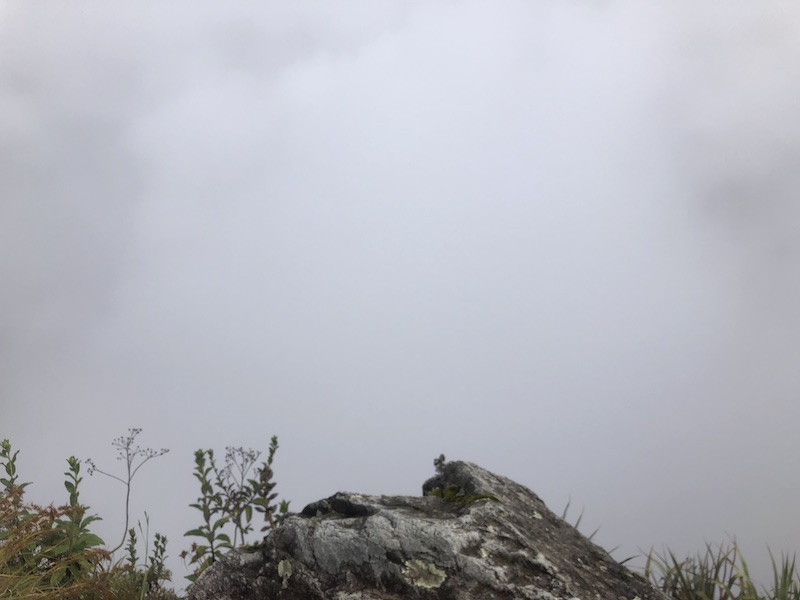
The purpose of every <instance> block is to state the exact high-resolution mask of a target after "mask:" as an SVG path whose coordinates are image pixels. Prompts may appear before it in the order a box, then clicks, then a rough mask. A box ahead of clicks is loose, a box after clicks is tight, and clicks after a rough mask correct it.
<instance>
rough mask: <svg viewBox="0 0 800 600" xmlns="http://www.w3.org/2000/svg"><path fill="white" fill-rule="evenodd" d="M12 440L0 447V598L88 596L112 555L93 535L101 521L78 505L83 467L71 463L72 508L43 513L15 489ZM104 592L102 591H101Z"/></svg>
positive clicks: (50, 508)
mask: <svg viewBox="0 0 800 600" xmlns="http://www.w3.org/2000/svg"><path fill="white" fill-rule="evenodd" d="M18 454H19V451H17V452H13V453H12V452H11V444H10V442H8V440H3V442H2V443H0V464H2V467H3V469H4V471H5V472H6V474H7V475H8V478H3V480H2V481H0V484H2V486H3V489H2V490H0V596H4V595H8V596H11V595H16V596H23V597H24V596H28V597H32V596H34V595H35V596H36V597H43V598H44V597H57V598H69V597H74V595H75V594H86V593H87V590H88V589H89V588H90V585H89V583H88V582H89V580H90V579H91V577H92V575H93V574H94V573H95V572H96V569H97V567H98V565H99V564H100V563H102V562H103V561H107V560H109V558H110V555H109V554H108V552H106V551H105V550H103V549H101V548H98V546H100V545H102V544H103V541H102V540H101V539H100V538H99V537H97V536H96V535H94V534H93V533H91V532H90V531H89V525H90V524H91V523H92V522H94V521H97V520H98V519H99V517H97V516H88V517H87V516H86V512H87V510H88V507H86V506H83V505H81V504H80V502H79V496H80V492H79V485H80V482H81V481H82V478H81V477H80V461H78V459H76V458H75V457H71V458H69V459H68V460H67V464H68V465H69V469H68V470H67V471H66V472H65V473H64V474H65V475H66V477H67V479H66V481H65V482H64V486H65V487H66V489H67V491H68V492H69V504H68V505H64V506H61V507H58V508H56V507H54V506H52V505H50V506H48V507H42V506H38V505H35V504H30V503H26V502H24V499H23V493H24V488H25V487H26V486H27V485H28V484H17V483H16V480H17V475H16V460H17V456H18ZM97 589H98V590H100V588H99V587H98V588H97Z"/></svg>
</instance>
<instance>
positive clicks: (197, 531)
mask: <svg viewBox="0 0 800 600" xmlns="http://www.w3.org/2000/svg"><path fill="white" fill-rule="evenodd" d="M183 535H184V537H186V536H188V535H194V536H198V537H206V532H205V531H203V530H202V529H190V530H189V531H187V532H186V533H184V534H183Z"/></svg>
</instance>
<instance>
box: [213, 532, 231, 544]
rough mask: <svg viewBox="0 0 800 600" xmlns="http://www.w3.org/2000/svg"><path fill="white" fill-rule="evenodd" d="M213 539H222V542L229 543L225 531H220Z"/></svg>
mask: <svg viewBox="0 0 800 600" xmlns="http://www.w3.org/2000/svg"><path fill="white" fill-rule="evenodd" d="M214 539H216V540H219V541H222V542H228V543H229V544H230V543H231V538H230V536H228V534H227V533H220V534H219V535H217V536H216V537H215V538H214Z"/></svg>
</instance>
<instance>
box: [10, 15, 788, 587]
mask: <svg viewBox="0 0 800 600" xmlns="http://www.w3.org/2000/svg"><path fill="white" fill-rule="evenodd" d="M798 29H800V8H797V7H796V6H795V5H794V4H792V3H789V2H774V3H770V4H769V5H764V4H760V5H755V4H752V3H747V2H742V1H734V2H728V3H725V4H724V6H723V5H722V4H719V3H714V2H710V1H701V2H685V1H678V2H670V3H668V4H667V3H656V2H638V3H633V2H626V1H623V0H609V1H605V2H598V3H594V4H588V3H580V2H555V1H549V0H546V1H541V2H533V3H530V2H529V3H525V2H511V1H509V2H499V3H492V5H491V6H489V5H487V4H484V3H480V2H464V3H458V4H456V3H452V2H446V1H441V2H428V3H424V4H423V3H399V2H371V3H370V4H369V5H368V6H367V5H364V4H362V3H353V2H349V3H348V2H345V3H340V4H337V5H336V8H335V9H334V8H332V7H330V6H327V5H326V6H322V5H321V4H317V3H313V2H295V3H292V5H291V6H278V5H274V6H272V5H265V6H258V7H256V6H254V5H250V4H246V3H226V4H225V5H224V6H222V5H220V4H217V3H212V2H192V3H189V2H177V3H171V4H170V5H169V6H164V5H163V4H162V3H157V2H148V1H143V2H137V3H136V4H135V5H134V4H130V5H123V4H117V3H115V4H113V5H112V4H109V3H103V2H89V1H84V2H80V3H77V4H70V5H64V4H58V3H54V2H40V3H29V2H22V1H9V0H7V1H6V2H4V3H2V4H0V32H1V34H0V83H1V86H0V90H1V91H0V283H1V284H2V288H0V289H1V290H2V296H1V297H2V306H3V310H2V311H0V424H2V427H1V428H0V438H5V437H8V438H9V439H10V440H11V442H12V444H13V445H14V446H15V447H16V448H19V449H20V459H19V462H20V464H19V470H20V476H21V479H22V480H25V481H33V482H34V485H32V486H31V487H30V488H28V496H29V498H30V499H31V500H36V501H38V502H43V503H47V502H50V501H58V502H61V501H64V498H65V496H64V491H63V486H62V484H61V481H62V480H63V476H62V473H63V471H64V470H65V467H64V463H63V461H64V459H66V458H67V457H69V456H71V455H75V456H78V457H79V458H82V459H85V458H90V457H91V458H92V459H94V461H95V462H96V463H97V464H98V466H101V465H103V466H106V467H108V468H109V469H113V467H114V465H115V463H114V450H113V448H112V447H111V446H110V442H111V440H112V439H113V438H115V437H117V436H119V435H123V434H125V432H126V430H127V428H129V427H141V428H143V430H144V431H143V433H142V435H141V438H140V443H141V444H142V445H143V446H145V445H146V446H152V447H154V448H161V447H168V448H170V449H171V451H170V453H169V454H167V455H166V456H164V457H161V458H158V459H157V460H153V461H152V462H151V463H149V464H148V465H146V466H145V467H144V468H143V469H142V470H141V472H140V474H138V475H137V479H136V481H135V482H134V492H133V504H132V509H131V515H132V518H133V519H134V520H136V519H143V515H144V511H147V513H148V514H149V516H150V521H151V527H152V528H153V529H154V530H157V531H161V532H162V533H165V534H166V535H167V536H168V538H169V540H170V541H169V544H168V549H167V551H168V554H169V555H170V557H171V563H170V566H171V568H172V569H173V571H174V572H175V577H174V583H175V585H176V587H181V586H182V585H183V579H182V577H183V575H184V574H185V572H186V571H185V569H184V568H183V566H182V565H181V564H180V561H178V560H177V559H176V557H177V555H178V553H179V552H180V550H181V549H184V548H187V547H188V545H189V543H190V541H191V540H189V539H186V538H183V537H182V534H183V533H184V532H185V531H186V530H188V529H190V528H192V527H195V526H196V525H197V524H198V522H199V521H198V519H199V514H198V515H194V514H192V513H193V512H196V511H193V510H192V509H190V508H189V507H188V504H189V503H190V502H193V501H194V500H195V498H196V497H197V495H198V494H199V490H197V489H195V487H196V485H195V484H196V482H195V480H194V479H193V478H192V476H191V469H192V456H193V452H194V450H196V449H198V448H215V449H217V451H218V452H219V453H222V451H223V449H224V447H225V446H227V445H231V446H245V447H253V448H257V449H260V450H262V451H266V449H267V446H268V443H269V438H270V436H271V435H273V434H276V435H278V436H279V438H280V442H281V448H280V450H279V451H278V454H277V456H276V464H275V472H276V481H277V482H278V488H277V491H279V492H280V493H281V495H282V497H284V498H287V499H290V500H291V501H292V505H291V506H292V508H293V509H294V510H300V509H302V507H303V506H304V505H305V504H306V503H308V502H311V501H314V500H317V499H319V498H322V497H326V496H329V495H331V494H333V493H335V492H336V491H338V490H352V491H361V492H365V493H377V494H382V493H386V494H390V493H396V494H419V493H420V486H421V484H422V482H423V481H424V480H425V479H426V478H427V477H428V476H430V475H431V474H432V470H433V466H432V460H433V458H434V457H436V456H438V455H439V453H441V452H444V453H445V454H446V455H447V457H448V458H449V459H463V460H469V461H473V462H476V463H478V464H480V465H481V466H483V467H485V468H488V469H491V470H493V471H496V472H498V473H500V474H502V475H506V476H509V477H512V478H513V479H515V480H517V481H519V482H520V483H522V484H524V485H526V486H528V487H530V488H531V489H532V490H533V491H534V492H536V493H537V494H539V495H540V496H541V497H542V498H543V499H544V500H545V501H546V502H547V503H548V505H549V506H550V508H551V509H553V510H554V511H555V512H560V511H561V509H562V508H563V507H564V506H565V505H566V503H567V501H568V500H569V499H570V498H571V500H572V506H573V507H580V506H584V507H585V515H584V518H583V522H582V527H581V528H582V529H585V530H586V531H585V532H591V531H592V530H593V529H595V527H597V526H598V525H602V527H601V529H600V531H599V533H598V534H597V536H596V538H595V540H596V541H597V542H599V543H600V544H601V545H603V546H605V547H607V548H613V547H615V546H619V549H618V550H617V551H615V554H614V555H615V557H617V558H618V559H620V560H622V559H624V558H626V557H628V556H630V555H633V554H637V553H639V552H640V551H645V552H646V551H647V550H648V549H649V548H650V547H651V546H655V547H656V548H660V547H661V546H662V544H665V545H668V546H669V547H670V548H671V549H673V550H674V551H675V552H676V554H681V553H687V552H697V551H700V550H702V549H703V548H704V546H705V542H706V541H709V542H723V543H724V542H726V541H727V540H728V539H730V536H735V537H736V539H737V541H738V542H739V543H740V545H741V546H742V548H743V549H744V551H745V556H746V557H747V558H748V564H750V565H751V567H752V568H753V571H754V573H756V574H757V575H758V576H760V577H763V578H765V579H766V578H767V577H768V576H770V575H769V574H770V571H769V570H768V564H769V561H768V556H767V555H766V549H765V547H766V546H769V547H770V548H771V549H772V551H773V552H774V553H776V555H777V554H779V553H780V552H781V551H787V552H789V553H792V552H794V545H795V544H796V540H797V539H798V535H800V526H798V525H796V521H797V520H796V519H795V518H794V512H795V507H796V506H797V504H798V502H799V501H800V485H798V484H797V482H796V481H795V478H794V477H792V476H791V475H787V473H789V474H790V473H792V468H793V467H794V465H795V464H796V456H797V447H796V442H795V437H796V436H795V435H794V432H793V428H794V424H795V423H796V422H797V418H798V416H800V403H798V402H797V401H796V395H797V390H798V384H800V381H799V380H800V375H799V374H798V370H797V369H796V364H797V360H798V358H800V343H799V342H798V340H800V335H799V334H800V320H799V319H798V318H797V316H796V314H795V313H796V309H795V307H796V306H798V301H799V300H800V279H798V276H797V273H798V272H800V271H798V266H800V265H799V262H800V261H799V260H798V249H799V248H798V243H800V209H798V207H797V203H796V202H794V194H793V192H794V190H796V189H797V187H798V186H797V184H798V178H800V175H798V173H800V169H798V161H799V160H800V123H798V121H797V119H796V118H795V117H796V109H797V100H796V99H797V98H800V89H799V88H800V82H798V81H797V78H795V77H793V72H794V65H795V64H797V62H798V59H800V41H798V40H800V36H798ZM82 485H83V490H82V495H81V500H82V501H83V502H85V503H86V504H89V505H90V506H91V507H92V510H93V511H96V512H97V513H98V514H100V515H101V516H103V517H104V521H102V522H100V523H98V532H99V534H100V535H101V537H104V539H106V541H107V542H108V543H109V545H112V546H113V545H116V540H117V538H118V537H119V536H121V534H122V523H123V520H124V512H123V505H124V490H123V489H122V488H121V486H119V485H118V484H117V483H116V482H114V481H112V480H109V479H107V478H102V477H101V476H98V475H95V476H92V477H89V476H86V477H85V480H84V483H83V484H82ZM573 509H574V508H573Z"/></svg>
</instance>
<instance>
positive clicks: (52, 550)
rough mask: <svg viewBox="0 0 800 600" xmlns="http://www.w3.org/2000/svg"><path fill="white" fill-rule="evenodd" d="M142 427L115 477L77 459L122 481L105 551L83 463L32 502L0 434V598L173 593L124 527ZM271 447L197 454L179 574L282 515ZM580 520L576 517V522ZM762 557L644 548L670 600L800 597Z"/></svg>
mask: <svg viewBox="0 0 800 600" xmlns="http://www.w3.org/2000/svg"><path fill="white" fill-rule="evenodd" d="M140 432H141V430H139V429H131V430H129V432H128V436H127V437H120V438H117V439H116V440H114V442H113V445H114V446H115V447H116V448H117V450H118V452H119V460H122V461H123V462H124V463H125V465H126V473H125V474H124V476H123V477H120V476H117V475H114V474H111V473H108V472H106V471H103V470H101V469H99V468H98V467H97V466H96V465H95V464H94V462H92V461H90V460H89V461H85V462H86V463H87V464H88V465H89V473H90V474H91V473H94V472H97V473H100V474H102V475H106V476H108V477H111V478H113V479H115V480H118V481H120V482H121V483H122V484H123V485H125V487H126V505H125V507H126V511H125V525H124V529H125V531H124V534H123V536H122V543H121V544H118V545H117V546H116V547H115V548H112V549H110V550H109V549H107V548H106V547H105V543H104V541H103V540H101V539H100V538H99V537H97V536H96V535H95V534H93V533H92V532H91V525H92V523H94V522H95V521H97V520H99V519H100V517H98V516H96V515H92V514H90V511H89V507H88V506H86V505H84V504H82V503H81V502H80V484H81V482H82V481H83V478H82V477H81V461H79V460H77V459H76V458H75V457H70V458H69V459H68V460H67V465H68V469H67V471H66V472H65V473H64V475H65V477H66V479H65V481H64V487H65V489H66V490H67V492H68V494H69V501H68V503H67V504H64V505H61V506H54V505H53V504H51V505H49V506H39V505H36V504H32V503H29V502H26V501H25V497H24V495H25V488H26V487H27V486H28V485H30V484H29V483H20V482H19V475H18V474H17V465H16V461H17V456H18V454H19V451H16V452H14V451H12V447H11V444H10V442H9V441H8V440H3V441H2V442H0V599H4V598H19V599H22V600H58V599H63V600H71V599H76V600H111V599H114V600H144V599H145V598H147V599H149V600H179V598H180V596H178V594H176V593H175V591H174V590H172V589H170V588H169V587H168V585H167V584H168V583H170V581H171V573H169V571H168V570H167V569H166V568H165V567H164V561H165V560H166V557H167V538H166V537H165V536H163V535H161V534H159V533H156V534H155V535H154V536H153V542H152V548H151V547H150V522H149V517H148V516H147V513H145V525H144V526H142V524H141V522H139V525H138V533H137V529H136V528H128V525H129V519H130V515H129V514H128V506H129V499H130V493H131V481H132V480H133V477H134V476H135V475H136V473H137V472H138V470H139V469H140V468H141V467H142V465H144V464H145V463H146V462H147V461H149V460H151V459H153V458H157V457H158V456H161V455H163V454H164V453H166V452H167V450H166V449H162V450H160V451H154V450H152V449H149V448H145V449H141V448H139V447H138V446H136V445H135V440H136V437H137V436H138V435H139V433H140ZM277 449H278V439H277V437H274V436H273V437H272V440H271V442H270V446H269V451H268V455H267V460H266V461H265V462H263V463H261V465H260V466H256V463H257V461H258V459H259V457H260V452H257V451H253V450H245V449H243V448H234V447H229V448H227V449H226V454H225V458H224V462H225V464H224V466H218V465H217V461H216V457H215V455H214V452H213V450H198V451H197V452H195V457H194V458H195V467H194V473H193V474H194V476H195V478H196V479H197V481H198V483H199V485H200V496H199V497H198V498H197V501H196V502H194V503H192V504H190V507H192V508H195V509H196V510H198V511H199V512H200V514H201V516H202V521H203V522H202V524H201V525H200V526H199V527H197V528H195V529H191V530H189V531H187V532H186V534H185V535H186V536H188V537H193V538H199V540H200V541H199V542H195V543H192V544H191V548H190V550H187V551H183V552H182V553H181V556H182V557H183V558H184V560H185V561H187V562H188V565H190V566H191V567H192V569H193V572H192V573H191V574H190V575H189V576H188V577H187V579H189V580H190V581H194V580H195V579H196V578H197V576H198V575H199V574H200V573H201V572H202V571H203V570H204V569H206V568H208V566H210V565H211V564H213V563H214V562H215V561H217V560H219V559H220V558H221V557H222V556H223V555H224V554H225V553H226V552H227V551H229V550H230V549H231V548H233V547H235V546H238V545H242V544H245V543H246V541H247V536H248V534H250V533H252V532H253V531H254V523H253V517H254V514H259V513H260V514H261V515H262V516H263V519H264V523H265V524H264V526H263V528H262V529H261V531H262V532H263V531H265V530H266V531H270V530H272V529H274V528H276V527H278V526H279V525H280V523H281V521H282V520H283V519H284V518H285V517H286V516H287V514H288V508H289V503H288V502H286V501H280V502H278V501H277V494H276V493H275V492H274V488H275V482H274V481H273V471H272V464H273V460H274V457H275V452H276V451H277ZM441 461H442V463H443V461H444V457H443V456H442V457H441ZM439 468H441V465H437V470H438V469H439ZM568 508H569V505H567V509H568ZM567 509H565V512H564V515H563V516H564V517H566V512H567ZM579 524H580V517H579V519H578V523H576V526H577V525H579ZM123 545H124V546H125V556H124V558H122V559H117V560H114V552H115V551H116V550H118V549H119V548H121V547H122V546H123ZM140 547H142V548H143V554H142V556H140V555H139V551H140ZM770 558H771V560H772V571H773V581H772V584H771V586H770V587H769V588H759V587H758V586H757V585H756V584H755V583H754V582H753V580H752V578H751V577H750V573H749V570H748V568H747V563H746V562H745V560H744V558H743V556H742V554H741V551H740V549H739V547H738V546H737V545H736V542H735V541H733V542H731V543H730V544H729V545H728V546H727V547H723V546H716V547H715V546H712V545H711V544H708V545H707V546H706V548H705V551H704V552H703V553H702V554H698V555H696V556H691V557H687V558H683V559H679V558H678V557H677V556H675V555H674V554H673V553H672V552H671V551H669V550H665V551H663V552H662V553H661V554H658V553H656V552H654V551H652V550H651V551H650V553H649V554H648V556H647V562H646V564H645V567H644V576H645V577H646V578H647V579H648V580H649V581H650V582H652V583H653V585H654V586H656V587H657V588H659V589H660V590H662V591H663V592H664V593H665V594H667V595H668V596H670V597H672V598H675V600H800V578H798V573H797V569H796V564H795V558H794V557H791V558H789V557H787V556H781V557H780V559H779V560H776V558H775V557H774V556H773V555H772V553H771V552H770ZM623 562H625V561H623Z"/></svg>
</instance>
